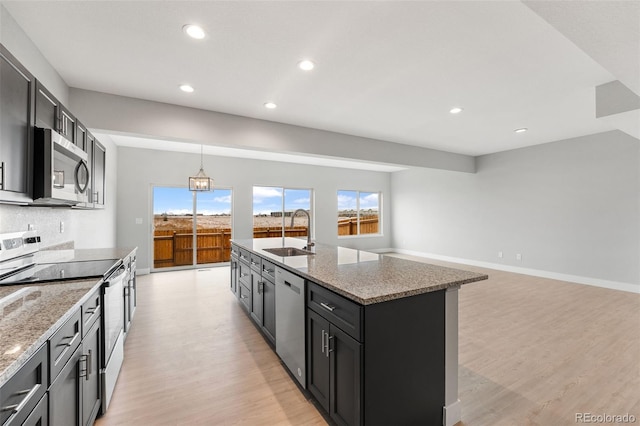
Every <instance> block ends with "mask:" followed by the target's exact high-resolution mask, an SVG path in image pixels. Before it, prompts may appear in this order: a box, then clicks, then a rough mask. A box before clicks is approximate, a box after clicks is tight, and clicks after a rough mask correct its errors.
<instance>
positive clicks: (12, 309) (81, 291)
mask: <svg viewBox="0 0 640 426" xmlns="http://www.w3.org/2000/svg"><path fill="white" fill-rule="evenodd" d="M100 284H101V280H97V279H91V280H78V281H64V282H52V283H43V284H38V285H30V284H23V285H11V286H0V301H1V300H2V299H3V298H4V297H5V296H8V298H9V300H7V302H8V303H7V302H0V386H2V385H3V384H4V383H5V382H6V381H7V380H8V379H9V378H10V377H11V376H12V375H13V373H15V372H16V371H17V370H18V369H19V368H20V367H21V366H22V365H23V364H24V363H25V362H26V361H27V360H28V359H29V357H30V356H31V355H33V354H34V353H35V352H36V351H37V350H38V348H40V346H42V344H44V343H46V342H47V339H49V337H51V336H52V335H53V333H54V332H55V331H56V330H57V329H58V328H60V326H62V325H63V324H64V322H65V321H66V320H67V319H68V318H69V317H71V315H73V313H74V312H75V311H76V309H80V306H81V305H82V304H83V303H84V302H86V300H87V299H88V298H89V296H91V294H93V292H94V291H95V290H97V289H98V288H100ZM18 292H19V293H18Z"/></svg>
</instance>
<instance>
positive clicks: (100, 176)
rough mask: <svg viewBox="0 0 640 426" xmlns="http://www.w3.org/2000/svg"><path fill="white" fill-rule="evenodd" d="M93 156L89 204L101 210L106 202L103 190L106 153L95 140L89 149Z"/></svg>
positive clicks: (105, 183)
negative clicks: (91, 203)
mask: <svg viewBox="0 0 640 426" xmlns="http://www.w3.org/2000/svg"><path fill="white" fill-rule="evenodd" d="M91 151H92V154H93V161H92V167H91V170H92V181H93V183H92V185H91V190H92V192H91V202H93V206H94V207H95V208H102V207H104V205H105V202H106V196H105V189H106V185H107V182H106V176H105V173H106V159H107V151H106V149H105V147H104V146H103V145H102V144H101V143H100V142H98V140H97V139H94V140H93V147H92V148H91Z"/></svg>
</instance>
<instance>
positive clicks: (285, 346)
mask: <svg viewBox="0 0 640 426" xmlns="http://www.w3.org/2000/svg"><path fill="white" fill-rule="evenodd" d="M304 295H305V281H304V279H303V278H300V277H298V276H297V275H294V274H292V273H291V272H289V271H286V270H284V269H282V268H276V353H277V354H278V356H279V357H280V359H282V361H284V363H285V365H286V366H287V367H288V368H289V371H291V373H292V374H293V375H294V376H295V377H296V378H297V379H298V381H299V382H300V385H302V387H303V388H304V389H306V388H307V373H306V369H305V353H306V350H305V329H306V327H305V321H304V311H305V309H304V307H305V300H304Z"/></svg>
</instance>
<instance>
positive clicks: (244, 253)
mask: <svg viewBox="0 0 640 426" xmlns="http://www.w3.org/2000/svg"><path fill="white" fill-rule="evenodd" d="M238 250H239V251H240V254H239V255H238V257H239V258H240V260H242V261H243V262H247V264H248V263H249V262H251V252H249V250H245V249H243V248H239V249H238Z"/></svg>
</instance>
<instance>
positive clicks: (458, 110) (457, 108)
mask: <svg viewBox="0 0 640 426" xmlns="http://www.w3.org/2000/svg"><path fill="white" fill-rule="evenodd" d="M449 112H450V113H451V114H458V113H460V112H462V108H460V107H453V108H451V109H450V110H449Z"/></svg>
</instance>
